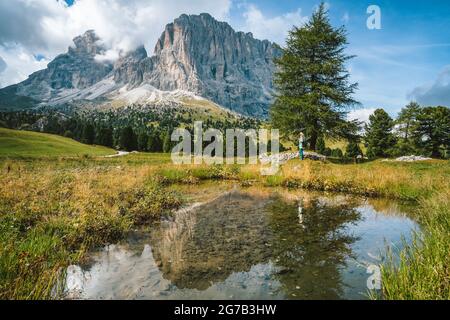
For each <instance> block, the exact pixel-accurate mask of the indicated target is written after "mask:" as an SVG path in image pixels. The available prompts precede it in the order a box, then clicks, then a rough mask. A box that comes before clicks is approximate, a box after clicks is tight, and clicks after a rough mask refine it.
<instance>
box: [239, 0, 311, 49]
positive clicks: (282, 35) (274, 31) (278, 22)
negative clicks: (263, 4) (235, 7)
mask: <svg viewBox="0 0 450 320" xmlns="http://www.w3.org/2000/svg"><path fill="white" fill-rule="evenodd" d="M244 7H245V11H244V13H243V17H244V25H243V26H242V29H243V30H245V31H249V32H252V33H253V35H254V36H255V37H256V38H258V39H268V40H270V41H273V42H276V43H278V44H280V45H284V44H285V40H286V37H287V35H288V32H289V30H291V29H292V27H293V26H297V27H299V26H302V25H303V24H305V23H306V22H307V21H308V17H305V16H302V12H301V9H297V10H296V11H293V12H288V13H285V14H283V15H279V16H275V17H268V16H266V15H264V14H263V12H262V11H261V10H260V9H259V8H258V7H257V6H256V5H254V4H245V5H244Z"/></svg>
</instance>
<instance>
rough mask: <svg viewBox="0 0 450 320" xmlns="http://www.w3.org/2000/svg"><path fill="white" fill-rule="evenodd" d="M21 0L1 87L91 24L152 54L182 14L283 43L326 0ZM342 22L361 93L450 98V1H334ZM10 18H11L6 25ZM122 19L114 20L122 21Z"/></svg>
mask: <svg viewBox="0 0 450 320" xmlns="http://www.w3.org/2000/svg"><path fill="white" fill-rule="evenodd" d="M65 1H66V3H68V4H69V5H70V6H67V5H65V6H64V5H62V3H63V2H61V1H60V2H57V1H55V0H12V1H7V2H6V1H5V2H3V1H2V2H1V3H0V58H1V59H2V60H0V61H2V68H0V87H3V86H5V85H8V84H11V83H14V82H18V81H21V80H23V79H25V78H26V77H27V76H28V75H29V74H30V73H31V72H33V71H36V70H38V69H41V68H44V67H45V66H46V64H47V63H48V62H49V61H50V60H51V59H53V58H54V57H55V56H56V55H57V54H58V53H61V52H64V51H66V48H67V46H68V45H70V43H71V39H72V38H73V37H74V36H76V35H78V34H81V33H83V32H84V31H85V30H87V29H88V28H89V29H96V31H97V32H98V34H100V35H101V36H102V38H105V39H106V40H105V41H107V42H108V43H110V45H111V47H112V48H115V49H116V50H124V49H126V48H131V47H132V46H133V45H136V44H138V43H139V42H143V43H144V44H145V45H146V48H147V50H148V51H149V52H151V51H152V49H153V46H154V43H155V42H156V39H157V37H158V36H159V35H160V33H161V31H162V30H163V28H164V25H165V24H166V23H168V22H170V21H171V20H173V19H174V18H176V17H177V16H179V15H180V14H181V13H188V14H189V13H200V12H209V13H211V14H212V15H213V16H215V17H216V18H218V19H219V20H224V21H227V22H229V23H230V24H231V26H233V27H234V28H235V29H236V30H242V31H251V32H253V34H254V35H255V37H257V38H267V39H269V40H272V41H276V42H279V43H280V42H281V43H282V42H283V39H284V38H285V34H286V32H287V30H288V29H290V28H291V27H292V25H293V24H296V25H300V24H302V22H304V21H305V19H306V18H307V17H309V16H310V15H311V14H312V12H313V10H314V8H315V7H316V6H317V5H318V4H319V3H320V1H316V0H297V1H294V0H280V1H273V0H270V1H269V0H258V1H256V0H253V1H252V0H246V1H245V0H191V1H189V2H187V1H185V0H172V1H167V0H129V1H125V0H109V1H102V0H76V1H75V2H74V3H73V0H65ZM326 3H327V5H328V7H329V13H330V17H331V21H332V23H333V25H335V26H340V25H343V24H344V25H345V26H346V28H347V31H348V40H349V46H348V51H347V52H348V53H349V54H355V55H356V56H357V57H356V58H355V59H353V60H352V61H351V62H350V63H349V69H350V71H351V74H352V79H353V80H354V81H357V82H358V83H359V90H358V91H357V93H356V98H357V99H358V100H359V101H360V102H361V103H362V108H361V110H358V111H355V112H354V113H353V115H354V116H355V117H359V118H367V116H368V114H369V113H370V112H372V111H373V110H374V108H378V107H381V108H384V109H386V110H387V111H388V112H389V113H391V115H395V114H396V113H397V112H398V111H399V110H400V109H401V107H403V106H404V105H405V104H406V103H407V102H408V101H409V100H418V101H419V102H420V103H422V104H442V105H447V106H449V105H450V19H449V18H448V17H449V16H450V1H439V0H431V1H430V0H429V1H425V0H415V1H406V0H391V1H387V0H371V1H365V0H354V1H353V0H352V1H350V0H329V1H327V2H326ZM369 5H378V6H379V7H380V9H381V24H382V29H381V30H369V29H368V28H367V27H366V20H367V18H368V17H369V15H368V14H367V13H366V10H367V7H368V6H369ZM2 21H3V23H2ZM113 22H114V23H113Z"/></svg>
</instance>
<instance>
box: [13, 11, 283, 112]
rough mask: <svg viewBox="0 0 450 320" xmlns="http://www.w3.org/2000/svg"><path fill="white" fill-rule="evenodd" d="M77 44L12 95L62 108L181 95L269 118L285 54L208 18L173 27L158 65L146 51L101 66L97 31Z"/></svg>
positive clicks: (161, 43) (158, 48)
mask: <svg viewBox="0 0 450 320" xmlns="http://www.w3.org/2000/svg"><path fill="white" fill-rule="evenodd" d="M73 42H74V46H72V47H70V48H69V49H68V52H67V53H65V54H62V55H59V56H58V57H56V58H55V59H54V60H53V61H52V62H51V63H49V64H48V67H47V69H45V70H41V71H38V72H36V73H34V74H32V75H31V76H30V77H29V78H28V79H27V80H26V81H24V82H22V83H20V84H18V85H15V86H14V88H12V89H11V88H10V89H9V91H8V92H15V94H17V95H21V96H26V97H30V98H33V99H36V100H39V101H42V102H46V103H51V104H57V103H63V102H66V101H73V100H80V99H95V98H98V97H104V98H107V99H115V98H116V97H118V96H121V95H123V94H125V95H126V94H127V91H130V90H132V91H133V99H134V98H138V97H137V95H141V96H143V97H147V96H152V92H157V91H159V92H172V91H182V92H189V93H192V94H193V95H197V96H200V97H203V98H206V99H209V100H211V101H213V102H215V103H217V104H219V105H221V106H223V107H226V108H228V109H231V110H233V111H236V112H238V113H242V114H245V115H251V116H266V115H267V111H268V107H269V105H270V103H271V102H272V93H273V83H272V82H273V74H274V71H275V65H274V63H273V59H274V58H275V57H277V56H279V55H280V54H281V49H280V48H279V47H278V46H277V45H275V44H273V43H271V42H269V41H267V40H264V41H261V40H258V39H255V38H254V37H253V35H252V34H251V33H244V32H236V31H235V30H233V28H232V27H231V26H230V25H229V24H228V23H226V22H220V21H217V20H216V19H214V18H213V17H212V16H211V15H209V14H207V13H202V14H200V15H186V14H183V15H181V16H180V17H178V18H177V19H175V20H174V21H173V22H172V23H169V24H167V26H166V27H165V29H164V31H163V33H162V34H161V36H160V38H159V39H158V41H157V43H156V45H155V52H154V55H153V56H151V57H149V56H148V55H147V51H146V49H145V48H144V47H143V46H140V47H138V48H136V49H135V50H132V51H131V52H128V53H126V54H123V55H121V56H120V58H119V59H118V60H117V61H115V62H114V64H112V63H108V62H99V61H98V60H97V59H96V56H97V55H99V54H102V53H104V52H105V50H106V48H105V47H104V46H103V45H102V43H101V40H100V39H99V37H98V36H97V35H96V34H95V32H94V31H93V30H89V31H87V32H85V33H84V34H83V35H81V36H79V37H76V38H75V39H73ZM155 90H157V91H155ZM8 94H9V93H8Z"/></svg>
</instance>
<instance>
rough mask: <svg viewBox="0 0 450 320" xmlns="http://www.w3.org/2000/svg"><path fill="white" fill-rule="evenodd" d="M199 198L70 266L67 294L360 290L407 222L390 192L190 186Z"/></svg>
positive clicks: (352, 294) (337, 295)
mask: <svg viewBox="0 0 450 320" xmlns="http://www.w3.org/2000/svg"><path fill="white" fill-rule="evenodd" d="M195 188H197V189H196V190H195V192H193V196H192V199H191V200H201V201H202V202H200V203H199V202H197V203H195V204H193V205H192V206H190V207H188V208H185V209H182V210H179V211H177V212H176V213H174V214H173V216H172V217H171V218H169V219H165V220H163V221H161V222H158V223H156V224H155V225H154V226H152V227H151V228H150V230H151V231H149V232H136V233H135V234H134V235H132V236H131V237H130V238H129V239H127V241H124V242H122V243H118V244H115V245H110V246H107V247H105V248H102V249H101V250H98V251H96V252H93V253H92V255H91V257H90V263H88V264H87V265H84V266H70V267H69V268H68V270H67V279H66V285H65V286H66V293H67V298H71V299H366V298H367V293H368V287H367V281H368V278H369V277H370V276H371V274H370V273H368V267H369V266H371V265H372V266H373V265H379V264H380V263H382V260H383V256H384V252H386V247H387V246H391V247H393V248H395V249H396V250H400V249H401V248H402V247H403V246H404V244H405V242H406V243H407V242H408V241H410V237H411V232H412V231H413V230H418V226H417V224H416V223H415V222H414V221H413V220H411V219H410V218H409V217H408V212H410V211H411V208H408V207H407V206H402V205H400V204H398V203H396V202H394V201H390V200H383V199H378V200H375V199H370V200H369V199H364V198H357V197H351V196H345V195H329V194H323V193H310V192H304V191H295V192H291V191H287V190H283V189H269V188H267V189H256V188H246V189H241V188H239V187H234V188H231V189H230V187H227V188H223V189H220V188H219V189H218V188H214V187H212V186H204V187H195Z"/></svg>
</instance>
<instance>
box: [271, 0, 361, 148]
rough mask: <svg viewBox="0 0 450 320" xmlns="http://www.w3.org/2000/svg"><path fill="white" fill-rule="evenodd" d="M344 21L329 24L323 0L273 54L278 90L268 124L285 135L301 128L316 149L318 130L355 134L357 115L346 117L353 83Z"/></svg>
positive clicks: (293, 136)
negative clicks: (340, 24) (351, 119)
mask: <svg viewBox="0 0 450 320" xmlns="http://www.w3.org/2000/svg"><path fill="white" fill-rule="evenodd" d="M346 46H347V35H346V31H345V29H344V27H340V28H333V26H332V25H331V23H330V21H329V18H328V12H327V10H326V8H325V5H324V4H323V3H322V4H321V5H320V7H319V8H318V10H317V11H316V12H314V14H313V15H312V17H311V19H310V21H309V22H307V23H306V24H305V25H304V26H302V27H294V28H293V30H291V31H290V32H289V36H288V38H287V41H286V48H285V49H284V50H283V54H282V56H281V57H280V58H278V59H276V60H275V63H276V65H277V67H278V71H277V72H276V74H275V87H276V95H275V102H274V104H273V106H272V107H271V110H270V117H271V122H272V126H273V127H274V128H276V129H280V132H281V134H282V136H283V137H284V138H287V139H288V140H291V141H296V140H297V139H298V137H299V135H300V133H301V132H303V133H304V134H305V135H306V139H307V142H308V143H309V148H310V149H311V150H315V149H316V144H317V140H318V139H319V137H321V136H328V137H332V138H336V137H344V138H349V136H352V135H355V134H356V132H357V130H358V123H357V122H356V121H354V122H349V121H346V115H347V112H348V110H349V108H350V107H351V106H354V105H357V104H358V102H356V101H355V100H354V99H353V97H352V96H353V94H354V92H355V90H356V89H357V87H358V84H357V83H351V82H350V79H349V77H350V74H349V72H348V71H347V69H346V63H347V61H348V60H349V59H351V58H353V56H349V55H346V54H345V52H344V51H345V49H346Z"/></svg>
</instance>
